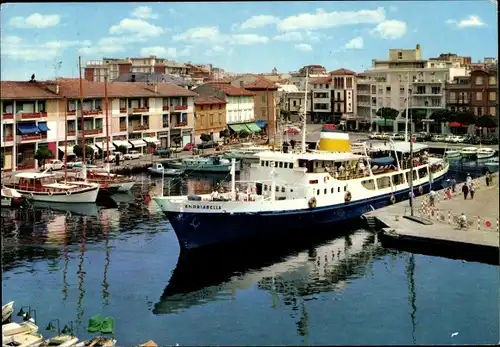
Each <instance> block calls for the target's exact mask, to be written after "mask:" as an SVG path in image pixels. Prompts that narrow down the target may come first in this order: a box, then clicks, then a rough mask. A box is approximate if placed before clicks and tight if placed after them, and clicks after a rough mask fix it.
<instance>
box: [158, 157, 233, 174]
mask: <svg viewBox="0 0 500 347" xmlns="http://www.w3.org/2000/svg"><path fill="white" fill-rule="evenodd" d="M167 165H168V166H169V167H171V168H174V169H184V170H186V171H188V173H189V172H209V173H229V172H230V171H231V161H230V160H228V159H225V158H222V157H221V156H214V157H195V158H185V159H182V160H180V161H171V162H168V163H167ZM236 171H240V162H237V163H236Z"/></svg>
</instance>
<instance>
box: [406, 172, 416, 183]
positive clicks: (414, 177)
mask: <svg viewBox="0 0 500 347" xmlns="http://www.w3.org/2000/svg"><path fill="white" fill-rule="evenodd" d="M416 179H417V171H416V170H413V180H416ZM406 181H408V182H410V173H409V172H407V173H406Z"/></svg>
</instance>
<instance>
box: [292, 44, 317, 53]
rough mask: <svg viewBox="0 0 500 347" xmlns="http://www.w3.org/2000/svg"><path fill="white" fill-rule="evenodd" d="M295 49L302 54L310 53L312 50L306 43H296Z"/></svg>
mask: <svg viewBox="0 0 500 347" xmlns="http://www.w3.org/2000/svg"><path fill="white" fill-rule="evenodd" d="M295 48H296V49H298V50H299V51H303V52H310V51H312V49H313V48H312V46H311V45H310V44H308V43H298V44H296V45H295Z"/></svg>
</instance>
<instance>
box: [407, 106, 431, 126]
mask: <svg viewBox="0 0 500 347" xmlns="http://www.w3.org/2000/svg"><path fill="white" fill-rule="evenodd" d="M426 116H427V111H426V110H425V109H422V108H410V109H409V110H408V119H411V120H412V121H413V122H415V123H418V122H421V121H422V119H424V118H425V117H426ZM410 117H411V118H410Z"/></svg>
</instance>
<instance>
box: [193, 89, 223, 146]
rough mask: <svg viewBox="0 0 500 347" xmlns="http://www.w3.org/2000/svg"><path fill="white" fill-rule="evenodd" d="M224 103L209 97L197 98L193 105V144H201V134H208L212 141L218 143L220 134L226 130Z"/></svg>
mask: <svg viewBox="0 0 500 347" xmlns="http://www.w3.org/2000/svg"><path fill="white" fill-rule="evenodd" d="M226 104H227V103H226V101H224V100H222V99H219V98H216V97H211V96H201V95H200V96H197V97H196V98H195V99H194V105H195V112H194V117H195V122H194V127H195V137H194V143H200V142H201V138H200V136H201V134H204V133H205V134H208V135H210V136H211V137H212V140H213V141H219V139H220V136H219V135H220V132H221V131H223V130H224V129H226V126H227V123H226Z"/></svg>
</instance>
